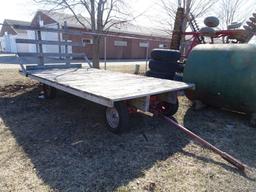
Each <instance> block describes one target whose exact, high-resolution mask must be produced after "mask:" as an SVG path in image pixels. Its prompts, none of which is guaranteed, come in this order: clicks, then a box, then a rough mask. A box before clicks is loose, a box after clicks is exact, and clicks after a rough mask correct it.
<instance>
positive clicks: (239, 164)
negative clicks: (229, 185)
mask: <svg viewBox="0 0 256 192" xmlns="http://www.w3.org/2000/svg"><path fill="white" fill-rule="evenodd" d="M163 118H164V119H165V120H166V121H167V122H169V123H170V124H171V125H172V126H173V127H175V128H177V129H179V130H181V131H182V132H184V133H185V134H186V135H187V136H189V137H190V138H191V139H192V140H194V141H196V142H198V143H199V144H201V145H202V146H203V147H206V148H208V149H211V150H212V151H213V152H215V153H216V154H218V155H220V156H221V157H222V158H223V159H225V160H226V161H228V162H229V163H231V164H232V165H234V166H235V167H237V168H238V169H239V170H240V171H243V172H244V171H245V168H246V167H247V166H246V165H245V164H243V163H242V162H241V161H239V160H238V159H236V158H234V157H233V156H231V155H229V154H227V153H225V152H223V151H221V150H220V149H218V148H217V147H215V146H213V145H212V144H210V143H208V142H207V141H205V140H204V139H202V138H201V137H199V136H198V135H196V134H195V133H193V132H192V131H190V130H188V129H187V128H185V127H183V126H182V125H179V124H178V123H176V122H175V121H174V120H172V119H170V118H169V117H166V116H163Z"/></svg>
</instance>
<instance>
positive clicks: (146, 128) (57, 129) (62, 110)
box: [0, 68, 256, 192]
mask: <svg viewBox="0 0 256 192" xmlns="http://www.w3.org/2000/svg"><path fill="white" fill-rule="evenodd" d="M38 93H39V88H38V84H37V82H34V81H30V80H29V79H27V78H24V77H22V76H20V75H19V74H18V72H17V69H10V68H9V69H3V68H1V69H0V191H122V192H123V191H124V192H125V191H189V192H191V191H256V148H255V146H256V129H255V128H252V127H250V126H249V124H248V118H247V117H245V116H242V115H238V114H234V113H229V112H226V111H220V110H217V109H213V108H206V109H204V110H201V111H194V110H193V109H192V107H191V104H190V102H189V101H188V100H187V99H186V98H185V97H180V98H179V100H180V109H179V111H178V113H177V114H176V115H175V118H176V119H177V121H178V122H179V123H181V124H183V125H185V126H186V127H187V128H189V129H190V130H192V131H194V132H195V133H197V134H199V135H200V136H202V137H203V138H205V139H206V140H208V141H210V142H211V143H212V144H214V145H216V146H217V147H219V148H221V149H223V150H225V151H226V152H229V153H230V154H232V155H234V156H235V157H237V158H238V159H240V160H241V161H242V162H244V163H246V164H247V165H248V166H249V171H248V172H247V173H246V174H242V173H240V172H239V171H237V170H236V169H235V168H234V167H232V166H231V165H230V164H228V163H227V162H226V161H224V160H222V159H221V158H220V157H219V156H217V155H215V154H213V153H212V152H211V151H209V150H207V149H204V148H202V147H200V146H199V145H197V144H196V143H194V142H192V141H190V140H189V139H188V138H187V137H186V136H185V135H184V134H182V133H181V132H180V131H178V130H175V129H174V128H172V127H169V126H168V125H167V124H166V123H165V122H164V121H163V120H161V119H156V118H149V117H145V116H142V115H139V114H137V115H134V116H133V117H132V119H131V124H130V126H131V131H130V132H129V133H125V134H123V135H120V136H118V135H114V134H111V133H109V132H108V131H107V130H106V126H105V124H104V108H103V107H102V106H99V105H96V104H94V103H91V102H87V101H85V100H82V99H79V98H77V97H74V96H71V95H67V94H65V93H59V94H58V97H57V99H55V100H42V99H38Z"/></svg>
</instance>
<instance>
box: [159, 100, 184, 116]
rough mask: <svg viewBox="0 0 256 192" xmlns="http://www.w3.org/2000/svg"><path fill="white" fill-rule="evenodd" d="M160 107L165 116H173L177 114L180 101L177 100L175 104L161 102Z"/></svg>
mask: <svg viewBox="0 0 256 192" xmlns="http://www.w3.org/2000/svg"><path fill="white" fill-rule="evenodd" d="M158 107H159V108H160V111H161V113H162V114H163V115H165V116H172V115H174V114H175V113H177V111H178V109H179V101H178V100H177V102H176V103H175V104H173V103H168V102H161V103H159V104H158Z"/></svg>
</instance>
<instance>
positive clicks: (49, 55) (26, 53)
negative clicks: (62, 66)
mask: <svg viewBox="0 0 256 192" xmlns="http://www.w3.org/2000/svg"><path fill="white" fill-rule="evenodd" d="M18 55H19V57H59V56H61V57H67V56H68V57H84V56H85V54H84V53H68V54H66V53H61V54H59V53H28V52H19V53H18Z"/></svg>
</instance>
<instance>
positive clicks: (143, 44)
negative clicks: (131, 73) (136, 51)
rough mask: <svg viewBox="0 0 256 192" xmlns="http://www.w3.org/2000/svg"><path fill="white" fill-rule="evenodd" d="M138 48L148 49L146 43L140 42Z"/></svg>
mask: <svg viewBox="0 0 256 192" xmlns="http://www.w3.org/2000/svg"><path fill="white" fill-rule="evenodd" d="M139 46H140V47H145V48H147V47H149V43H147V42H140V44H139Z"/></svg>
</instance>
